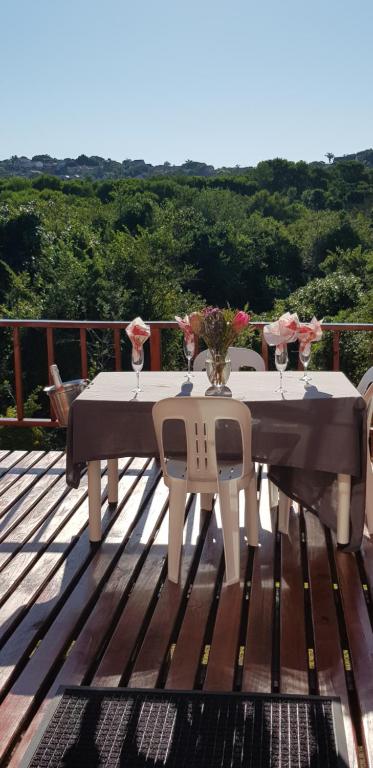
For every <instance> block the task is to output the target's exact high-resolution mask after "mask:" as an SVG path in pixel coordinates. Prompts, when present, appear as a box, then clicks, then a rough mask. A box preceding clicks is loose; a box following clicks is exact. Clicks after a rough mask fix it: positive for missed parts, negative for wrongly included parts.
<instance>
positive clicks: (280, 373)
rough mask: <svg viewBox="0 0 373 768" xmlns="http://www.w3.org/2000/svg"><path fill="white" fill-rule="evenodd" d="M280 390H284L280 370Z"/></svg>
mask: <svg viewBox="0 0 373 768" xmlns="http://www.w3.org/2000/svg"><path fill="white" fill-rule="evenodd" d="M280 392H282V371H280Z"/></svg>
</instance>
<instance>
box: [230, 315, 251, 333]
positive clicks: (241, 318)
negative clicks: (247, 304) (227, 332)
mask: <svg viewBox="0 0 373 768" xmlns="http://www.w3.org/2000/svg"><path fill="white" fill-rule="evenodd" d="M249 320H250V316H249V315H248V314H247V313H246V312H242V310H240V311H239V312H237V314H236V315H235V316H234V318H233V320H232V327H233V329H234V330H235V331H236V333H240V331H242V330H243V329H244V328H246V326H247V325H248V323H249Z"/></svg>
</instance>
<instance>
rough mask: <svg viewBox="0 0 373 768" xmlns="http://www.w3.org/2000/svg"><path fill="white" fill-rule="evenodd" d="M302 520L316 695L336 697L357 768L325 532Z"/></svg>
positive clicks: (311, 517)
mask: <svg viewBox="0 0 373 768" xmlns="http://www.w3.org/2000/svg"><path fill="white" fill-rule="evenodd" d="M305 521H306V530H307V554H308V568H309V578H310V592H311V602H312V615H313V628H314V637H315V653H316V666H317V679H318V686H319V693H320V695H321V696H339V697H340V699H341V704H342V712H343V721H344V727H345V733H346V740H347V748H348V756H349V762H350V768H357V766H358V758H357V752H356V745H355V739H354V733H353V729H352V723H351V715H350V706H349V701H348V693H347V687H346V678H345V672H344V666H343V661H342V649H341V642H340V636H339V628H338V620H337V614H336V608H335V602H334V597H333V584H332V576H331V572H330V565H329V558H328V553H327V549H326V541H325V533H324V529H323V527H322V525H321V523H320V521H319V519H318V517H316V515H312V514H311V513H306V515H305Z"/></svg>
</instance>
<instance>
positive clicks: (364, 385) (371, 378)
mask: <svg viewBox="0 0 373 768" xmlns="http://www.w3.org/2000/svg"><path fill="white" fill-rule="evenodd" d="M372 382H373V365H372V367H371V368H368V370H367V371H366V372H365V373H364V376H363V378H362V379H360V381H359V383H358V385H357V389H358V390H359V392H360V394H361V395H364V394H365V392H366V391H367V389H368V387H369V384H372Z"/></svg>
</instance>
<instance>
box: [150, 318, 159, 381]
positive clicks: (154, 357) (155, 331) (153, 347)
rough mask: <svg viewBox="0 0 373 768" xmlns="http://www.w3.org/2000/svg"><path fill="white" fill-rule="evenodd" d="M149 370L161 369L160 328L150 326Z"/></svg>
mask: <svg viewBox="0 0 373 768" xmlns="http://www.w3.org/2000/svg"><path fill="white" fill-rule="evenodd" d="M150 370H151V371H160V370H161V331H160V328H152V332H151V336H150Z"/></svg>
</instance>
